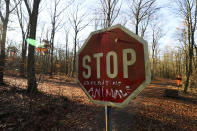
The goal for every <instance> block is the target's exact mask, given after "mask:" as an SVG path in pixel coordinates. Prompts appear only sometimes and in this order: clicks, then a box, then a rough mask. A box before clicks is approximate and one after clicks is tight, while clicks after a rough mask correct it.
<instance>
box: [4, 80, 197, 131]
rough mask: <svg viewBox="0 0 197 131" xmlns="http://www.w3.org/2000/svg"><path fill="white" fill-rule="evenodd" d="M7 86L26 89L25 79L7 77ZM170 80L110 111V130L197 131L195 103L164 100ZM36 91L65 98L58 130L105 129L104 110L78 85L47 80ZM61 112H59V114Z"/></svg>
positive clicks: (146, 90)
mask: <svg viewBox="0 0 197 131" xmlns="http://www.w3.org/2000/svg"><path fill="white" fill-rule="evenodd" d="M6 81H7V82H8V83H10V84H12V83H13V82H16V81H17V84H18V85H19V86H20V87H22V86H25V85H26V83H25V80H24V79H17V80H16V79H13V78H11V77H7V78H6ZM173 86H174V83H172V82H169V81H153V82H152V83H151V84H150V85H149V86H148V87H146V88H145V89H144V90H143V91H142V92H141V93H140V94H139V96H138V97H137V98H136V99H135V100H132V101H131V102H130V103H129V105H128V106H127V107H125V108H123V109H121V108H114V107H113V108H112V129H113V130H114V131H133V130H165V131H166V130H168V131H170V130H173V131H174V130H177V131H181V130H191V131H196V130H197V102H196V101H191V100H178V99H173V98H166V97H163V93H164V90H165V89H166V88H172V87H173ZM39 89H40V90H41V91H43V92H47V93H50V94H58V95H62V96H66V97H67V98H68V100H69V101H68V103H67V106H68V108H67V109H66V111H67V112H66V113H63V112H62V114H61V115H62V116H64V119H63V120H62V122H63V124H62V127H60V129H69V130H85V131H88V130H92V131H97V130H98V131H100V130H103V131H104V130H105V116H104V107H103V106H100V105H95V104H93V103H91V102H90V101H89V100H88V98H87V96H86V95H85V93H84V92H83V91H82V89H80V88H79V87H78V85H77V84H75V83H71V82H65V81H64V80H63V79H62V80H61V79H52V80H47V81H45V82H43V83H41V84H40V85H39ZM60 113H61V112H60Z"/></svg>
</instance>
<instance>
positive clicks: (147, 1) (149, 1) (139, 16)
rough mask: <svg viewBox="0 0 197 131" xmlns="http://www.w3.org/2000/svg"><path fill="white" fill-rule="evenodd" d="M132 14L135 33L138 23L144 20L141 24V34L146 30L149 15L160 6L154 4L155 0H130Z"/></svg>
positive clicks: (137, 29) (137, 30)
mask: <svg viewBox="0 0 197 131" xmlns="http://www.w3.org/2000/svg"><path fill="white" fill-rule="evenodd" d="M129 8H130V10H131V14H132V16H134V18H135V28H136V34H137V35H138V32H139V25H140V24H142V23H143V22H144V21H146V22H144V23H145V25H143V26H142V29H141V30H142V33H141V34H142V35H143V36H144V33H145V31H146V27H147V26H148V23H149V21H150V17H151V16H152V15H154V14H155V13H156V12H157V11H158V10H159V9H160V8H161V7H157V6H156V0H132V1H131V5H130V6H129Z"/></svg>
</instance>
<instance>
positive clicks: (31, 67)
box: [27, 0, 40, 94]
mask: <svg viewBox="0 0 197 131" xmlns="http://www.w3.org/2000/svg"><path fill="white" fill-rule="evenodd" d="M39 4H40V0H34V4H33V11H32V13H31V15H30V17H29V24H30V28H29V30H30V32H29V38H32V39H35V38H36V27H37V19H38V10H39ZM34 52H35V47H34V46H31V45H29V48H28V61H27V80H28V89H27V92H28V93H30V94H34V93H36V92H37V83H36V76H35V57H34Z"/></svg>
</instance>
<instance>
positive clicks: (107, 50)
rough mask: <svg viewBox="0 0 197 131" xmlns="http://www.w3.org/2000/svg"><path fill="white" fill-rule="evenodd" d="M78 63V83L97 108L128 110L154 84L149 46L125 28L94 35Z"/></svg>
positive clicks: (107, 30)
mask: <svg viewBox="0 0 197 131" xmlns="http://www.w3.org/2000/svg"><path fill="white" fill-rule="evenodd" d="M76 63H77V64H76V66H77V82H78V83H79V84H80V86H81V87H82V89H83V90H84V92H85V93H86V95H87V96H88V97H89V98H90V100H92V101H93V102H94V103H97V104H104V105H110V106H118V107H122V106H125V105H126V104H127V103H128V102H129V101H130V100H131V99H132V98H134V97H136V96H137V95H138V94H139V93H140V92H141V91H142V89H144V88H145V86H146V85H147V84H149V83H150V67H149V57H148V45H147V43H146V42H145V41H144V40H143V39H142V38H140V37H138V36H137V35H135V34H134V33H132V32H130V31H129V30H128V29H126V28H124V27H123V26H121V25H116V26H113V27H111V28H108V29H104V30H100V31H95V32H93V33H91V34H90V36H89V37H88V39H87V40H86V42H85V43H84V45H83V46H82V48H81V49H80V50H79V51H78V53H77V62H76Z"/></svg>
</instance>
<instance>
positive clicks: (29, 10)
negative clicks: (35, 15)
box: [24, 0, 31, 15]
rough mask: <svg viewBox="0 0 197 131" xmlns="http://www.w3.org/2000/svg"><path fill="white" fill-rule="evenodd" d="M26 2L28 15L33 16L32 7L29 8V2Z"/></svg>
mask: <svg viewBox="0 0 197 131" xmlns="http://www.w3.org/2000/svg"><path fill="white" fill-rule="evenodd" d="M24 2H25V6H26V8H27V12H28V14H29V15H31V9H30V6H29V4H28V2H27V0H24Z"/></svg>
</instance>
